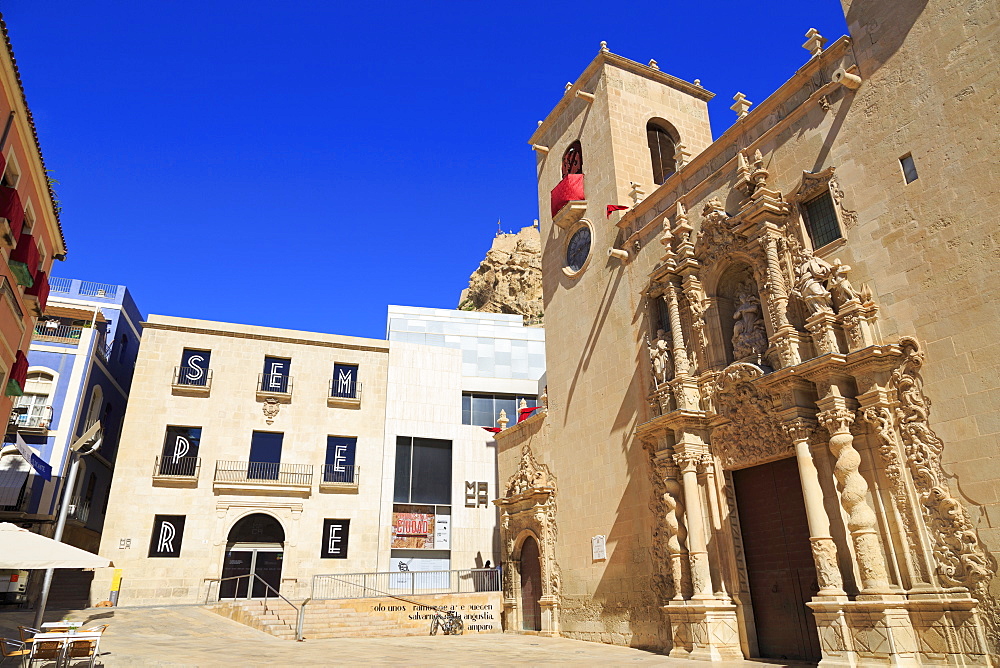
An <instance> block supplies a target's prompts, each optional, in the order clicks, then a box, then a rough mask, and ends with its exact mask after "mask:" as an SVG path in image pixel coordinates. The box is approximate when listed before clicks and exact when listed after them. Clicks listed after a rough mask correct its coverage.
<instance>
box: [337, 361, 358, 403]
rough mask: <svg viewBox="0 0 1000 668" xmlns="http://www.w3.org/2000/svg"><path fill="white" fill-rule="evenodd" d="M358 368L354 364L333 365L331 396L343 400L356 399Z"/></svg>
mask: <svg viewBox="0 0 1000 668" xmlns="http://www.w3.org/2000/svg"><path fill="white" fill-rule="evenodd" d="M357 382H358V366H357V365H356V364H340V363H339V362H338V363H337V364H334V365H333V396H335V397H341V398H344V399H354V398H356V397H357Z"/></svg>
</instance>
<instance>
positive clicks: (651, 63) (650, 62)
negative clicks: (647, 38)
mask: <svg viewBox="0 0 1000 668" xmlns="http://www.w3.org/2000/svg"><path fill="white" fill-rule="evenodd" d="M649 67H652V68H653V69H654V70H658V69H660V66H659V65H658V64H657V62H656V61H655V60H653V59H652V58H650V60H649Z"/></svg>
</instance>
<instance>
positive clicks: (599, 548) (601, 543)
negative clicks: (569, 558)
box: [590, 536, 608, 561]
mask: <svg viewBox="0 0 1000 668" xmlns="http://www.w3.org/2000/svg"><path fill="white" fill-rule="evenodd" d="M590 547H591V550H592V551H593V553H594V561H601V560H603V559H607V558H608V545H607V539H606V537H605V536H594V537H593V538H591V539H590Z"/></svg>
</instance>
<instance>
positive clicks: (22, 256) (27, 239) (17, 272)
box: [7, 234, 40, 287]
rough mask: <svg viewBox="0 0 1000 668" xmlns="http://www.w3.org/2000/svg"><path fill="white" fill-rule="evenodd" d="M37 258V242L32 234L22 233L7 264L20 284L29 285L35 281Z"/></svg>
mask: <svg viewBox="0 0 1000 668" xmlns="http://www.w3.org/2000/svg"><path fill="white" fill-rule="evenodd" d="M39 259H40V258H39V255H38V244H36V243H35V237H34V235H31V234H22V235H21V238H20V240H19V241H18V242H17V246H16V247H15V248H14V251H13V252H12V253H11V254H10V260H9V261H8V262H7V264H8V265H9V266H10V270H11V271H12V272H13V273H14V276H16V277H17V282H18V283H19V284H20V285H26V286H28V287H31V286H32V285H34V283H35V273H36V272H37V271H38V260H39Z"/></svg>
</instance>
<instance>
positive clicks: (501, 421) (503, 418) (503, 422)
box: [497, 408, 510, 431]
mask: <svg viewBox="0 0 1000 668" xmlns="http://www.w3.org/2000/svg"><path fill="white" fill-rule="evenodd" d="M508 422H510V420H508V419H507V411H505V410H504V409H502V408H501V409H500V417H498V418H497V424H498V425H499V426H500V430H501V431H503V430H504V429H506V428H507V423H508Z"/></svg>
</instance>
